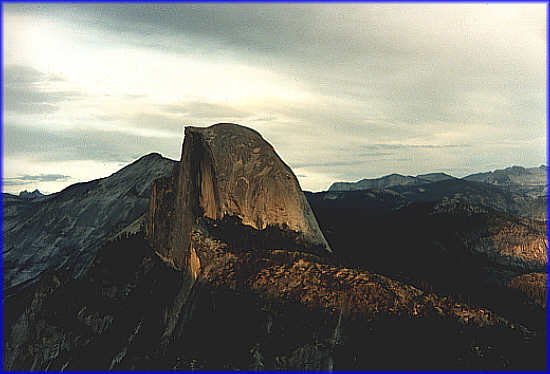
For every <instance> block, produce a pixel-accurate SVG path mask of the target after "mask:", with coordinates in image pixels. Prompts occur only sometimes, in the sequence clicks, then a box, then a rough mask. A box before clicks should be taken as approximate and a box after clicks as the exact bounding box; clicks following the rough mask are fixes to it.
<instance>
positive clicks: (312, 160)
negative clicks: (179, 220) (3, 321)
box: [2, 2, 548, 193]
mask: <svg viewBox="0 0 550 374" xmlns="http://www.w3.org/2000/svg"><path fill="white" fill-rule="evenodd" d="M547 11H548V5H547V4H545V3H426V4H421V3H357V2H351V3H346V2H344V3H263V4H261V3H233V4H231V3H197V4H193V3H105V4H100V3H19V2H18V3H15V2H14V3H10V2H3V3H2V16H3V41H2V43H3V191H4V192H10V193H18V192H19V191H23V190H29V191H33V190H34V189H40V191H42V192H44V193H53V192H57V191H60V190H62V189H63V188H64V187H66V186H69V185H71V184H74V183H77V182H83V181H89V180H92V179H96V178H102V177H106V176H108V175H110V174H112V173H114V172H116V171H117V170H119V169H120V168H122V167H123V166H125V165H127V164H129V163H131V162H133V161H134V160H136V159H138V158H139V157H141V156H143V155H145V154H148V153H151V152H158V153H161V154H162V155H163V156H165V157H168V158H172V159H175V160H178V159H179V158H180V154H181V145H182V140H183V129H184V127H185V126H209V125H212V124H215V123H219V122H232V123H238V124H241V125H244V126H248V127H251V128H254V129H256V130H258V131H259V132H260V133H261V134H262V135H263V137H264V138H265V139H266V140H267V141H268V142H270V143H271V144H272V145H273V147H274V148H275V150H276V151H277V152H278V154H279V155H280V156H281V158H282V159H283V160H284V161H285V162H286V163H287V164H288V165H289V166H291V167H292V169H293V170H294V172H295V174H296V175H297V177H298V179H299V181H300V184H301V186H302V188H303V189H304V190H308V191H322V190H327V189H328V187H329V186H330V185H331V184H332V183H333V182H336V181H357V180H360V179H363V178H377V177H381V176H384V175H387V174H391V173H400V174H403V175H419V174H424V173H430V172H446V173H448V174H451V175H454V176H457V177H463V176H466V175H469V174H472V173H477V172H486V171H491V170H496V169H503V168H505V167H509V166H512V165H520V166H524V167H535V166H539V165H541V164H546V163H547V162H546V145H547V142H546V135H547V63H548V61H547V46H548V43H547V13H548V12H547Z"/></svg>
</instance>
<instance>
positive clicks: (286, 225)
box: [4, 123, 547, 371]
mask: <svg viewBox="0 0 550 374" xmlns="http://www.w3.org/2000/svg"><path fill="white" fill-rule="evenodd" d="M426 178H431V179H429V182H427V183H423V184H417V183H416V182H415V183H410V184H401V185H400V186H396V185H394V186H392V188H394V190H389V189H387V188H386V187H388V186H385V187H384V188H383V189H380V188H378V187H377V188H378V189H370V190H366V191H329V192H323V193H317V194H311V193H306V194H304V193H303V192H302V191H301V189H300V186H299V184H298V181H297V179H296V176H295V175H294V173H293V172H292V171H291V169H290V168H289V167H288V166H287V165H286V164H285V163H284V162H283V161H282V160H281V159H280V157H279V156H278V155H277V153H276V152H275V150H274V149H273V147H272V146H271V145H270V144H269V143H267V142H266V141H265V140H264V139H263V138H262V137H261V135H260V134H258V133H257V132H256V131H254V130H252V129H249V128H246V127H243V126H239V125H236V124H227V123H223V124H217V125H213V126H210V127H206V128H196V127H187V128H186V130H185V139H184V142H183V149H182V157H181V160H180V161H179V162H177V163H175V162H174V161H171V160H167V159H164V158H162V157H161V156H160V155H158V154H153V155H148V156H145V157H143V158H142V159H140V160H138V161H136V162H135V163H134V164H132V165H129V166H127V167H126V168H124V169H122V170H121V171H119V172H118V173H115V174H113V175H112V176H110V177H108V178H104V179H101V180H97V181H92V182H88V183H84V184H79V185H74V186H71V187H68V188H67V189H65V190H64V191H62V192H60V193H58V194H55V195H54V196H51V197H49V198H48V199H45V200H43V201H40V202H33V201H32V199H31V200H30V201H26V200H25V201H23V200H24V199H23V198H20V197H18V196H13V198H11V197H9V199H11V200H10V203H9V204H5V205H4V216H5V217H7V219H6V224H5V227H4V230H5V235H7V237H8V240H7V241H6V242H5V244H4V253H5V255H4V256H5V257H4V259H5V276H4V284H5V292H4V326H5V328H4V370H8V371H10V370H18V371H19V370H55V371H58V370H59V371H65V370H97V371H100V370H199V369H201V370H316V371H320V370H323V371H328V370H503V369H507V370H544V369H545V368H546V327H545V324H544V323H543V322H542V321H543V320H544V316H545V314H544V305H545V303H546V298H545V293H541V292H539V291H540V290H541V289H542V283H543V281H542V279H544V274H543V271H544V270H543V267H544V264H545V262H544V261H543V260H542V257H540V256H539V255H538V254H539V252H540V251H542V250H544V248H545V247H544V245H545V242H544V240H542V241H541V235H543V234H542V231H541V230H543V229H542V227H543V226H544V222H543V221H537V220H533V219H531V218H527V217H525V216H519V215H516V214H514V213H511V212H503V211H501V210H497V209H496V208H494V207H491V206H488V205H484V204H481V203H482V202H484V201H486V200H483V199H484V197H483V196H485V195H483V194H482V195H483V196H481V197H478V198H477V199H478V200H475V202H472V201H469V200H468V199H470V198H473V197H474V196H475V195H476V194H479V193H478V192H476V191H477V190H471V189H470V190H468V191H469V193H470V194H469V195H464V194H463V192H461V193H462V194H463V195H461V196H457V193H454V191H457V190H456V189H454V188H455V187H449V186H447V187H445V185H441V186H437V185H436V184H437V183H443V184H444V183H454V182H455V179H453V178H447V177H446V176H441V175H435V174H434V175H432V176H431V177H427V176H426V177H425V179H426ZM394 179H396V180H399V179H402V178H394ZM405 180H409V179H408V178H405ZM426 180H428V179H426ZM458 183H465V184H467V185H469V184H472V185H473V184H474V182H469V181H464V180H460V181H459V182H458ZM476 183H478V182H476ZM478 184H480V183H478ZM432 185H435V187H433V186H432ZM480 185H483V186H485V185H489V184H487V183H484V182H482V183H481V184H480ZM379 187H381V186H379ZM398 187H399V188H402V189H403V190H400V191H398V190H396V188H398ZM432 187H433V191H431V190H430V189H431V188H432ZM493 187H494V186H493ZM409 188H425V190H424V192H428V193H432V192H433V194H434V196H435V195H437V196H436V198H435V199H434V200H429V199H428V198H425V199H424V200H423V199H420V198H416V199H414V198H411V196H414V193H412V192H411V191H412V190H407V189H409ZM457 188H458V187H457ZM459 188H462V187H459ZM483 188H486V187H483ZM461 191H466V190H464V189H463V190H461ZM480 191H481V190H480ZM449 192H453V193H454V194H453V195H451V196H449V195H448V193H449ZM416 193H417V194H420V193H421V192H420V191H418V190H417V191H416ZM445 194H447V195H445ZM418 196H419V195H418ZM499 196H500V195H499ZM499 198H500V197H499ZM526 198H527V197H526ZM505 203H507V200H506V199H504V202H500V203H499V204H505ZM310 204H311V205H310ZM312 208H313V209H312ZM314 212H315V213H314ZM37 217H40V218H37ZM317 218H318V219H319V222H318V221H317ZM514 235H515V236H514ZM23 238H24V239H23ZM327 239H328V241H327ZM18 240H22V241H23V244H22V245H19V244H18V243H19V242H18ZM329 242H330V245H329ZM6 243H7V244H6ZM505 243H511V245H510V246H507V245H505ZM546 247H547V244H546ZM520 248H523V249H527V250H520ZM42 260H43V261H42ZM40 264H43V265H40ZM382 274H383V275H382ZM476 276H477V277H478V278H475V277H476ZM451 278H452V279H451ZM480 285H487V287H492V288H487V287H485V288H483V287H481V286H480ZM478 286H479V287H478ZM476 287H478V288H476ZM474 290H477V291H478V292H477V293H475V292H474ZM486 292H489V293H490V294H491V295H497V294H498V295H500V296H501V297H500V298H498V297H494V296H491V297H492V298H491V297H489V298H487V297H486ZM502 300H505V302H504V303H500V304H499V301H502ZM487 307H491V308H493V307H494V309H495V310H498V313H499V314H497V313H495V311H494V310H490V309H488V308H487ZM500 313H502V315H501V314H500Z"/></svg>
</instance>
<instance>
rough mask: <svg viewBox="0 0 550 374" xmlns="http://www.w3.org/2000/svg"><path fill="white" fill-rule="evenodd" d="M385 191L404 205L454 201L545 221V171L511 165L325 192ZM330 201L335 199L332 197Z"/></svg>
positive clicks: (393, 178)
mask: <svg viewBox="0 0 550 374" xmlns="http://www.w3.org/2000/svg"><path fill="white" fill-rule="evenodd" d="M366 190H387V191H392V192H394V193H397V194H399V195H400V196H401V197H403V198H404V199H405V200H406V201H408V202H417V201H437V200H440V199H443V198H458V199H464V200H468V201H470V202H471V203H475V204H481V205H485V206H489V207H492V208H495V209H499V210H503V211H506V212H510V213H515V214H520V215H523V216H526V217H530V218H536V219H546V201H547V194H548V183H547V168H546V166H544V165H541V166H540V167H537V168H529V169H526V168H524V167H521V166H513V167H510V168H506V169H504V170H496V171H494V172H488V173H477V174H472V175H469V176H467V177H464V178H456V177H453V176H451V175H448V174H445V173H431V174H423V175H418V176H416V177H413V176H403V175H400V174H390V175H387V176H384V177H381V178H375V179H363V180H360V181H358V182H354V183H351V182H336V183H334V184H332V185H331V186H330V188H329V190H328V192H346V191H366ZM332 198H337V195H333V197H332Z"/></svg>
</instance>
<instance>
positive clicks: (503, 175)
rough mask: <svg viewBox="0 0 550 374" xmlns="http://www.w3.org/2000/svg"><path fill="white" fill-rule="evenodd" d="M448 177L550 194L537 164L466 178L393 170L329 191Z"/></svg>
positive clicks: (420, 182)
mask: <svg viewBox="0 0 550 374" xmlns="http://www.w3.org/2000/svg"><path fill="white" fill-rule="evenodd" d="M449 179H463V180H467V181H469V182H479V183H486V184H491V185H495V186H499V187H504V188H506V189H508V190H510V191H512V192H517V193H519V194H522V195H526V196H528V197H531V198H537V197H542V196H546V195H547V194H548V180H547V167H546V166H545V165H541V166H539V167H536V168H528V169H526V168H524V167H522V166H512V167H509V168H506V169H503V170H496V171H491V172H487V173H477V174H472V175H468V176H466V177H464V178H456V177H453V176H452V175H449V174H445V173H430V174H422V175H417V176H416V177H413V176H404V175H401V174H390V175H387V176H384V177H381V178H374V179H362V180H360V181H358V182H336V183H334V184H332V185H331V186H330V188H329V189H328V190H329V191H358V190H370V189H385V188H386V189H387V188H392V187H402V186H420V185H424V184H428V183H433V182H439V181H443V180H449Z"/></svg>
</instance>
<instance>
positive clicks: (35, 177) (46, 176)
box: [4, 174, 72, 183]
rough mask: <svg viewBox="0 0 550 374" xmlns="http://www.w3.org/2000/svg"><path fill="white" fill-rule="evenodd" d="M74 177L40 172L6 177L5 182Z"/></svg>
mask: <svg viewBox="0 0 550 374" xmlns="http://www.w3.org/2000/svg"><path fill="white" fill-rule="evenodd" d="M71 178H72V177H71V176H70V175H62V174H39V175H23V176H21V177H13V178H4V183H6V182H8V183H14V182H16V181H21V182H28V181H33V182H57V181H63V180H67V179H71Z"/></svg>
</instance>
